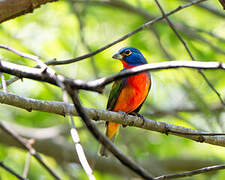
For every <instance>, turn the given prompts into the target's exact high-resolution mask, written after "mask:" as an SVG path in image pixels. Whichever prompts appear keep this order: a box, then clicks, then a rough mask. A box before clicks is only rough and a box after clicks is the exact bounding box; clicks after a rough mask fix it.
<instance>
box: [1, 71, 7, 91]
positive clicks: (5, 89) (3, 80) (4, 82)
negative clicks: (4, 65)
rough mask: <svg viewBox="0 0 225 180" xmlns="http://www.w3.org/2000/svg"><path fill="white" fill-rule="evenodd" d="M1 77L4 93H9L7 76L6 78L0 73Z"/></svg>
mask: <svg viewBox="0 0 225 180" xmlns="http://www.w3.org/2000/svg"><path fill="white" fill-rule="evenodd" d="M0 76H1V81H2V87H3V91H4V92H5V93H7V92H8V90H7V85H6V81H5V76H4V74H3V73H1V72H0Z"/></svg>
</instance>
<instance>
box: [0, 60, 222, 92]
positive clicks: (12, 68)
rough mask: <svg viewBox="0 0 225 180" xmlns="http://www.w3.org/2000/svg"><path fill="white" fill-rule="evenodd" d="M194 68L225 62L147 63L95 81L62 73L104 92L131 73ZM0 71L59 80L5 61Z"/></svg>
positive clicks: (76, 84) (83, 86) (74, 85)
mask: <svg viewBox="0 0 225 180" xmlns="http://www.w3.org/2000/svg"><path fill="white" fill-rule="evenodd" d="M184 67H185V68H192V69H223V70H224V69H225V63H221V62H214V61H211V62H200V61H195V62H190V61H170V62H160V63H151V64H146V65H141V66H138V67H135V68H132V69H129V70H126V71H123V72H120V73H118V74H115V75H112V76H109V77H105V78H100V79H97V80H93V81H88V82H85V81H82V80H74V79H71V78H67V77H64V76H61V75H58V76H60V77H62V79H63V82H64V83H67V84H69V85H70V86H71V87H72V88H74V89H85V90H90V91H96V92H102V90H103V88H104V86H105V85H107V84H109V83H111V82H113V81H115V80H119V79H121V78H124V77H128V76H131V75H136V74H138V73H141V72H146V71H150V70H151V71H153V70H161V69H174V68H184ZM0 71H1V72H4V73H8V74H11V75H15V76H17V77H20V78H29V79H34V80H38V81H44V82H48V83H50V84H54V85H57V82H56V80H55V78H54V77H52V76H51V74H50V73H49V72H48V69H46V71H44V72H43V70H42V69H38V68H31V67H27V66H22V65H17V64H13V63H9V62H5V61H0Z"/></svg>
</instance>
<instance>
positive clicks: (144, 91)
mask: <svg viewBox="0 0 225 180" xmlns="http://www.w3.org/2000/svg"><path fill="white" fill-rule="evenodd" d="M150 83H151V81H150V79H149V76H148V74H147V73H141V74H138V75H135V76H131V77H129V78H128V83H127V85H126V86H125V87H123V89H122V91H121V93H120V95H119V97H118V100H117V102H116V105H115V107H114V108H113V111H123V112H126V113H130V112H132V111H134V110H135V109H137V108H138V107H139V106H140V105H141V104H142V102H143V101H144V100H145V98H146V96H147V95H148V91H149V87H150Z"/></svg>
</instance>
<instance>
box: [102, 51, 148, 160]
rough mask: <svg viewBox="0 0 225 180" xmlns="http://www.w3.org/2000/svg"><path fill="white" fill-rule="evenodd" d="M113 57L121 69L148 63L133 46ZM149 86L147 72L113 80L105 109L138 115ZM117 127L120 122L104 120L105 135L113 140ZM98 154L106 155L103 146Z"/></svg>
mask: <svg viewBox="0 0 225 180" xmlns="http://www.w3.org/2000/svg"><path fill="white" fill-rule="evenodd" d="M113 58H114V59H119V60H120V61H121V62H122V64H123V67H124V69H122V70H121V71H124V70H126V69H131V68H133V67H136V66H139V65H143V64H147V63H148V62H147V61H146V59H145V57H144V56H143V55H142V53H141V52H140V51H139V50H138V49H136V48H133V47H125V48H122V49H120V50H119V52H118V53H116V54H115V55H113ZM150 87H151V77H150V74H149V73H148V72H144V73H140V74H137V75H134V76H130V77H127V78H123V79H121V80H118V81H115V82H114V84H113V86H112V89H111V91H110V95H109V99H108V103H107V110H109V111H115V112H120V111H122V112H125V113H128V114H133V115H139V114H138V112H139V111H140V109H141V106H142V104H143V103H144V101H145V99H146V97H147V95H148V92H149V90H150ZM119 127H120V124H118V123H113V122H106V136H107V137H108V138H109V139H111V140H112V141H113V140H114V138H115V134H116V132H117V131H118V129H119ZM99 154H100V156H107V152H106V149H105V147H104V146H101V147H100V150H99Z"/></svg>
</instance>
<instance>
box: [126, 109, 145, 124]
mask: <svg viewBox="0 0 225 180" xmlns="http://www.w3.org/2000/svg"><path fill="white" fill-rule="evenodd" d="M129 115H132V116H137V117H139V118H141V119H142V120H143V123H142V126H144V124H145V118H144V116H143V115H142V114H139V113H137V112H131V113H129Z"/></svg>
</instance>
